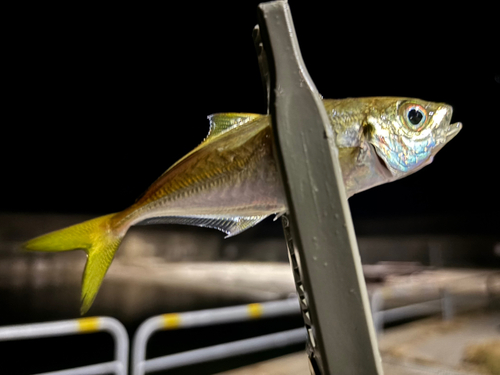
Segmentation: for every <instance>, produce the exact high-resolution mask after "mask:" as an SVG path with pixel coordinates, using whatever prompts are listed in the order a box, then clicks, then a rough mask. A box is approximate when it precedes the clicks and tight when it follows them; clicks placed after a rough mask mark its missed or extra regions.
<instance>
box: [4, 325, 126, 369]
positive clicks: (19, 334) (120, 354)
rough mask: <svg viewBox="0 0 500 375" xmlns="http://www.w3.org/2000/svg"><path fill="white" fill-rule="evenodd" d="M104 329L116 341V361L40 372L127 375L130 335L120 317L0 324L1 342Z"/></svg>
mask: <svg viewBox="0 0 500 375" xmlns="http://www.w3.org/2000/svg"><path fill="white" fill-rule="evenodd" d="M99 331H105V332H109V333H110V334H111V336H112V337H113V339H114V341H115V360H114V361H112V362H105V363H98V364H95V365H90V366H83V367H78V368H72V369H67V370H60V371H51V372H45V373H43V374H39V375H102V374H116V375H126V374H127V367H128V349H129V348H128V346H129V341H128V335H127V331H126V330H125V327H123V324H121V323H120V322H119V321H118V320H116V319H114V318H107V317H95V318H81V319H73V320H61V321H58V322H48V323H36V324H21V325H13V326H6V327H0V341H8V340H23V339H34V338H40V337H51V336H65V335H73V334H82V333H92V332H99Z"/></svg>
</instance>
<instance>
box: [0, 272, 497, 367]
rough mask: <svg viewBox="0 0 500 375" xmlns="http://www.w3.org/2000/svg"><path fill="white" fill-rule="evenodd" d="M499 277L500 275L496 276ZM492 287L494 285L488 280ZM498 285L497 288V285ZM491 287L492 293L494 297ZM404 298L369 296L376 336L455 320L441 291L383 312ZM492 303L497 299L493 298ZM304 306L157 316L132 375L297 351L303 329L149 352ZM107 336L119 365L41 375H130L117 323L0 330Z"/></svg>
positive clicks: (282, 303) (137, 341)
mask: <svg viewBox="0 0 500 375" xmlns="http://www.w3.org/2000/svg"><path fill="white" fill-rule="evenodd" d="M496 276H498V274H497V275H496ZM490 284H492V285H493V283H492V282H491V280H490ZM495 285H496V284H495ZM490 289H492V287H490V288H488V291H490ZM398 291H399V292H401V291H400V288H394V287H392V288H388V289H379V290H377V291H375V292H374V293H373V294H372V296H371V308H372V315H373V318H374V323H375V327H376V328H377V332H379V333H380V332H381V331H382V329H383V326H384V323H388V322H392V321H396V320H400V319H405V318H413V317H417V316H422V315H431V314H434V313H437V312H439V311H441V313H442V314H443V318H444V319H447V318H451V317H452V316H453V315H454V309H455V307H454V303H453V300H454V299H455V298H456V297H454V298H451V294H450V293H449V292H448V291H446V290H441V296H440V298H439V299H434V300H430V301H429V300H428V301H425V302H419V303H414V304H410V305H406V306H401V307H397V308H392V309H384V306H383V304H384V301H385V299H386V294H388V293H396V292H398ZM488 295H489V297H490V298H491V299H493V296H496V294H495V293H493V292H491V293H489V294H488ZM299 312H300V305H299V301H298V299H297V298H296V297H293V298H289V299H286V300H279V301H272V302H263V303H252V304H249V305H240V306H231V307H224V308H217V309H207V310H200V311H191V312H184V313H172V314H163V315H158V316H155V317H152V318H149V319H148V320H146V321H144V322H143V323H142V324H141V325H140V326H139V328H138V329H137V332H136V334H135V337H134V342H133V348H132V358H131V360H132V363H131V371H132V375H144V374H145V373H147V372H153V371H159V370H167V369H172V368H176V367H181V366H186V365H192V364H196V363H201V362H204V361H209V360H216V359H223V358H228V357H230V356H235V355H242V354H248V353H254V352H257V351H261V350H268V349H272V348H279V347H284V346H288V345H293V344H297V343H301V342H305V340H306V334H307V333H306V330H305V328H297V329H293V330H289V331H284V332H279V333H273V334H269V335H265V336H260V337H255V338H250V339H245V340H239V341H234V342H230V343H225V344H219V345H215V346H210V347H206V348H201V349H195V350H190V351H186V352H182V353H176V354H170V355H166V356H162V357H157V358H152V359H146V347H147V344H148V340H149V338H150V337H151V335H152V334H153V333H154V332H156V331H161V330H173V329H183V328H191V327H201V326H208V325H215V324H223V323H232V322H240V321H245V320H252V319H261V318H271V317H278V316H283V315H292V314H299ZM98 331H107V332H109V333H110V334H111V335H112V336H113V338H114V341H115V360H114V361H112V362H106V363H99V364H95V365H91V366H84V367H79V368H73V369H67V370H61V371H53V372H46V373H43V374H39V375H101V374H110V373H114V374H116V375H126V374H127V372H128V371H127V370H128V366H127V365H128V350H129V339H128V335H127V332H126V330H125V328H124V327H123V325H122V324H121V323H120V322H119V321H118V320H116V319H114V318H108V317H95V318H82V319H74V320H65V321H58V322H49V323H37V324H24V325H15V326H7V327H0V341H7V340H21V339H30V338H40V337H49V336H62V335H71V334H81V333H91V332H98Z"/></svg>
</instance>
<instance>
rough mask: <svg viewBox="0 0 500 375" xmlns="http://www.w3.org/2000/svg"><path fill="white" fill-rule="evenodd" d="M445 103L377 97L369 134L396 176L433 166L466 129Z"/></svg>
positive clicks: (369, 116)
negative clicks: (445, 147) (449, 143)
mask: <svg viewBox="0 0 500 375" xmlns="http://www.w3.org/2000/svg"><path fill="white" fill-rule="evenodd" d="M452 114H453V109H452V107H451V106H450V105H447V104H444V103H433V102H427V101H424V100H420V99H409V98H377V99H374V103H372V104H371V105H370V107H369V110H368V114H367V116H366V120H365V121H366V124H365V125H366V126H365V127H364V128H365V135H366V137H367V140H368V142H369V143H371V144H372V145H373V146H374V148H375V151H376V154H377V156H378V157H379V158H380V159H381V160H382V161H383V163H384V164H385V166H386V167H387V169H388V170H389V171H390V173H391V174H392V177H393V178H394V179H398V178H401V177H404V176H406V175H409V174H411V173H414V172H416V171H418V170H420V169H421V168H423V167H424V166H426V165H429V164H430V163H431V162H432V160H433V157H434V155H436V153H437V152H438V151H439V150H440V149H441V148H442V147H443V146H444V145H445V144H446V143H448V142H449V141H450V140H451V139H452V138H453V137H455V136H456V135H457V134H458V132H459V131H460V129H461V128H462V124H461V123H454V124H451V116H452Z"/></svg>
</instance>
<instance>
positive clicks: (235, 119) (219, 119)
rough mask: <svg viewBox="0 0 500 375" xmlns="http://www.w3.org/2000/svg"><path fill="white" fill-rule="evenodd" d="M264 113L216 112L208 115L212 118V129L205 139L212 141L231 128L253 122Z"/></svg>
mask: <svg viewBox="0 0 500 375" xmlns="http://www.w3.org/2000/svg"><path fill="white" fill-rule="evenodd" d="M261 116H262V115H258V114H255V113H216V114H214V115H210V116H208V119H209V120H210V130H209V131H208V135H207V137H206V138H205V141H210V140H211V139H212V138H214V137H217V136H218V135H221V134H223V133H225V132H227V131H229V130H231V129H234V128H236V127H238V126H241V125H243V124H247V123H249V122H252V121H254V120H256V119H258V118H259V117H261Z"/></svg>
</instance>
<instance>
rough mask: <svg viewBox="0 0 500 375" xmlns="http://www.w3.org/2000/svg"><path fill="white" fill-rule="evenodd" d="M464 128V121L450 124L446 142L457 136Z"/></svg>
mask: <svg viewBox="0 0 500 375" xmlns="http://www.w3.org/2000/svg"><path fill="white" fill-rule="evenodd" d="M460 130H462V123H461V122H455V123H454V124H450V125H449V126H448V132H447V133H446V141H445V142H446V143H448V142H449V141H451V140H452V139H453V138H455V136H456V135H457V134H458V133H459V132H460Z"/></svg>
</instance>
